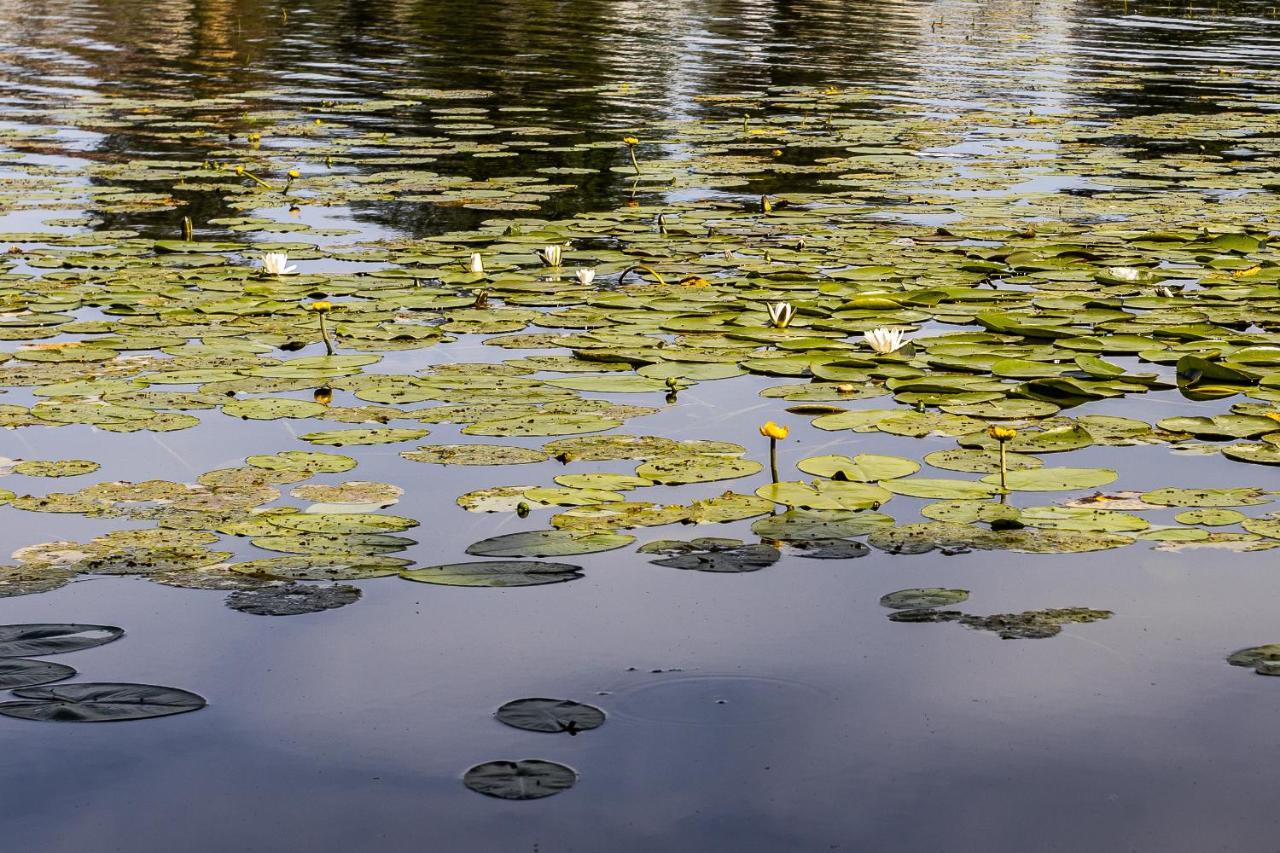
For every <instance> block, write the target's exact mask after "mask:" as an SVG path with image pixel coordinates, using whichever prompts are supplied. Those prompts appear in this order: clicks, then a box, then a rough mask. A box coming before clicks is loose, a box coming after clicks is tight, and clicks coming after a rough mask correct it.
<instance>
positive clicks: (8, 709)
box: [0, 623, 205, 723]
mask: <svg viewBox="0 0 1280 853" xmlns="http://www.w3.org/2000/svg"><path fill="white" fill-rule="evenodd" d="M123 636H124V630H123V629H121V628H117V627H115V626H113V625H83V624H75V623H72V624H58V623H54V624H48V623H34V624H23V625H0V689H3V690H12V691H13V695H14V696H15V697H17V698H15V699H12V700H9V701H5V702H0V715H2V716H5V717H13V718H16V719H20V720H39V721H44V722H59V723H108V722H117V721H121V720H145V719H151V718H153V717H168V716H171V715H173V714H185V713H188V712H190V711H198V710H200V709H201V708H203V707H204V706H205V700H204V698H203V697H201V696H198V695H196V694H195V693H192V692H191V691H189V690H180V689H178V688H176V687H160V686H158V685H155V684H133V683H127V682H114V681H109V682H75V683H71V684H61V683H55V682H63V681H66V680H67V679H68V678H74V677H75V676H76V674H77V673H76V670H75V668H74V667H70V666H67V665H66V664H60V663H50V662H49V661H43V660H35V659H33V657H32V656H34V655H40V656H45V655H57V654H65V653H66V652H75V651H80V650H81V649H91V648H94V647H95V646H101V645H103V644H105V643H110V642H112V641H114V640H118V639H120V638H121V637H123Z"/></svg>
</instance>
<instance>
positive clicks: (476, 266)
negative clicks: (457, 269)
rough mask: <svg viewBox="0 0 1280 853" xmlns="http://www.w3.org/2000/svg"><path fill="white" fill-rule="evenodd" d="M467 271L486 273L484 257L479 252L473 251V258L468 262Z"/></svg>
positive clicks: (478, 273) (479, 273)
mask: <svg viewBox="0 0 1280 853" xmlns="http://www.w3.org/2000/svg"><path fill="white" fill-rule="evenodd" d="M467 272H470V273H475V274H476V275H484V258H482V257H480V253H479V252H472V253H471V260H470V261H468V262H467Z"/></svg>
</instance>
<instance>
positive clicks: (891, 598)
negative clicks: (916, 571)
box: [880, 587, 969, 610]
mask: <svg viewBox="0 0 1280 853" xmlns="http://www.w3.org/2000/svg"><path fill="white" fill-rule="evenodd" d="M968 599H969V590H967V589H944V588H941V587H928V588H912V589H900V590H898V591H897V592H890V593H887V594H886V595H882V596H881V597H880V606H881V607H888V608H891V609H893V610H911V609H915V608H921V607H947V606H949V605H953V604H959V603H960V602H962V601H967V600H968Z"/></svg>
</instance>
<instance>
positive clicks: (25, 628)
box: [0, 622, 124, 658]
mask: <svg viewBox="0 0 1280 853" xmlns="http://www.w3.org/2000/svg"><path fill="white" fill-rule="evenodd" d="M123 636H124V629H122V628H116V627H113V626H111V625H81V624H76V623H68V624H58V623H43V622H33V623H29V624H20V625H0V658H23V657H36V656H38V655H60V654H64V653H66V652H78V651H80V650H81V649H91V648H93V647H95V646H101V645H103V644H104V643H110V642H112V641H113V640H118V639H120V638H121V637H123Z"/></svg>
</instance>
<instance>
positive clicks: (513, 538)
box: [467, 530, 635, 557]
mask: <svg viewBox="0 0 1280 853" xmlns="http://www.w3.org/2000/svg"><path fill="white" fill-rule="evenodd" d="M634 541H635V537H634V536H628V535H627V534H625V533H587V532H581V531H574V530H528V531H525V532H523V533H507V534H503V535H502V536H493V537H490V538H489V539H482V540H480V541H479V542H476V543H474V544H472V545H471V546H469V547H468V548H467V553H468V554H471V555H472V556H476V557H567V556H569V555H571V554H594V553H596V552H599V551H612V550H614V549H616V548H622V547H625V546H627V545H630V544H631V543H632V542H634Z"/></svg>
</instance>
